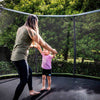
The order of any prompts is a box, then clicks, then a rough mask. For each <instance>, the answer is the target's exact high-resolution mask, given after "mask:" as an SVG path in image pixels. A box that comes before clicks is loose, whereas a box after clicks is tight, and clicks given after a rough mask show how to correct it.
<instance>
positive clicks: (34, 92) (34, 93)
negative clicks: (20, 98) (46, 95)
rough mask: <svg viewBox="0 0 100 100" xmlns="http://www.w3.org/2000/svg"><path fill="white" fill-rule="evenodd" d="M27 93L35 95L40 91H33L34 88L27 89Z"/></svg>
mask: <svg viewBox="0 0 100 100" xmlns="http://www.w3.org/2000/svg"><path fill="white" fill-rule="evenodd" d="M29 94H30V95H37V94H40V92H36V91H34V90H30V91H29Z"/></svg>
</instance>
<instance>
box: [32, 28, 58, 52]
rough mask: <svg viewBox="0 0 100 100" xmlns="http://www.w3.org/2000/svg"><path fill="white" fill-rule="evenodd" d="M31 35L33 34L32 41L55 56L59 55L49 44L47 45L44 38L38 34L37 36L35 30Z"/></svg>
mask: <svg viewBox="0 0 100 100" xmlns="http://www.w3.org/2000/svg"><path fill="white" fill-rule="evenodd" d="M31 33H32V37H31V38H32V40H33V41H35V42H36V43H38V44H39V45H40V46H41V47H43V48H45V49H47V50H49V51H51V52H52V53H53V54H57V51H56V50H55V49H53V48H52V47H51V46H50V45H49V44H47V43H46V42H45V41H44V40H43V39H42V37H41V36H40V35H39V34H38V35H37V34H36V33H35V32H34V30H32V29H31Z"/></svg>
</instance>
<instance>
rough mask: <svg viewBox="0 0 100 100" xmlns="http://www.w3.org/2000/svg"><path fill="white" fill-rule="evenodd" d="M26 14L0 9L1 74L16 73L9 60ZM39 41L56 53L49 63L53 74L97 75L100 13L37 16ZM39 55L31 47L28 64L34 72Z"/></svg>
mask: <svg viewBox="0 0 100 100" xmlns="http://www.w3.org/2000/svg"><path fill="white" fill-rule="evenodd" d="M27 17H28V14H23V13H19V12H17V13H16V12H15V11H10V10H9V9H8V10H6V9H3V8H1V9H0V75H4V74H11V73H16V72H17V71H16V68H15V66H14V65H13V64H12V63H11V61H10V55H11V51H12V48H13V45H14V42H15V36H16V31H17V29H18V27H20V26H22V25H23V24H24V23H25V20H26V18H27ZM38 18H39V32H40V35H41V36H42V38H43V39H44V40H45V41H46V42H47V43H48V44H49V45H51V46H52V47H53V48H55V49H56V50H57V51H58V54H57V55H56V57H55V58H54V59H53V61H52V72H53V73H74V74H82V75H89V76H98V77H99V76H100V72H99V71H100V11H98V12H96V11H95V12H93V13H87V14H81V15H75V16H74V15H72V16H70V15H69V16H63V15H62V16H60V15H57V16H53V15H52V16H45V15H41V16H38ZM41 59H42V56H41V54H40V53H39V51H38V50H37V49H35V48H31V49H30V52H29V56H28V63H29V65H30V66H31V68H32V71H33V72H37V73H38V72H41Z"/></svg>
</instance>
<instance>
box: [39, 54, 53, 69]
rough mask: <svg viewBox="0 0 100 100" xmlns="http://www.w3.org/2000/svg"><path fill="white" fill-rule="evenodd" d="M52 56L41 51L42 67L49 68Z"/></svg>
mask: <svg viewBox="0 0 100 100" xmlns="http://www.w3.org/2000/svg"><path fill="white" fill-rule="evenodd" d="M52 58H53V57H52V56H51V55H50V54H49V55H44V54H43V53H42V66H41V67H42V68H43V69H51V68H52V67H51V61H52Z"/></svg>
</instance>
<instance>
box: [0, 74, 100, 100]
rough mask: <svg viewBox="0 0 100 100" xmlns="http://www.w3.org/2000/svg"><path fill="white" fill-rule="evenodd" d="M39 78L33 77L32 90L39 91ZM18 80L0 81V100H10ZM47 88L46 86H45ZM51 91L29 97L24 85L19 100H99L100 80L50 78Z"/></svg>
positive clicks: (40, 85)
mask: <svg viewBox="0 0 100 100" xmlns="http://www.w3.org/2000/svg"><path fill="white" fill-rule="evenodd" d="M41 82H42V80H41V77H40V76H37V77H33V89H34V90H36V91H40V89H41V87H42V83H41ZM18 83H19V78H10V79H4V80H0V100H12V98H13V95H14V92H15V89H16V87H17V85H18ZM46 86H47V84H46ZM51 87H52V89H51V90H50V91H42V92H41V93H40V94H39V95H36V96H29V90H28V86H27V85H26V86H25V88H24V91H23V92H22V94H21V96H20V98H19V100H100V80H93V79H85V78H73V77H67V76H66V77H62V76H60V77H59V76H52V85H51Z"/></svg>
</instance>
